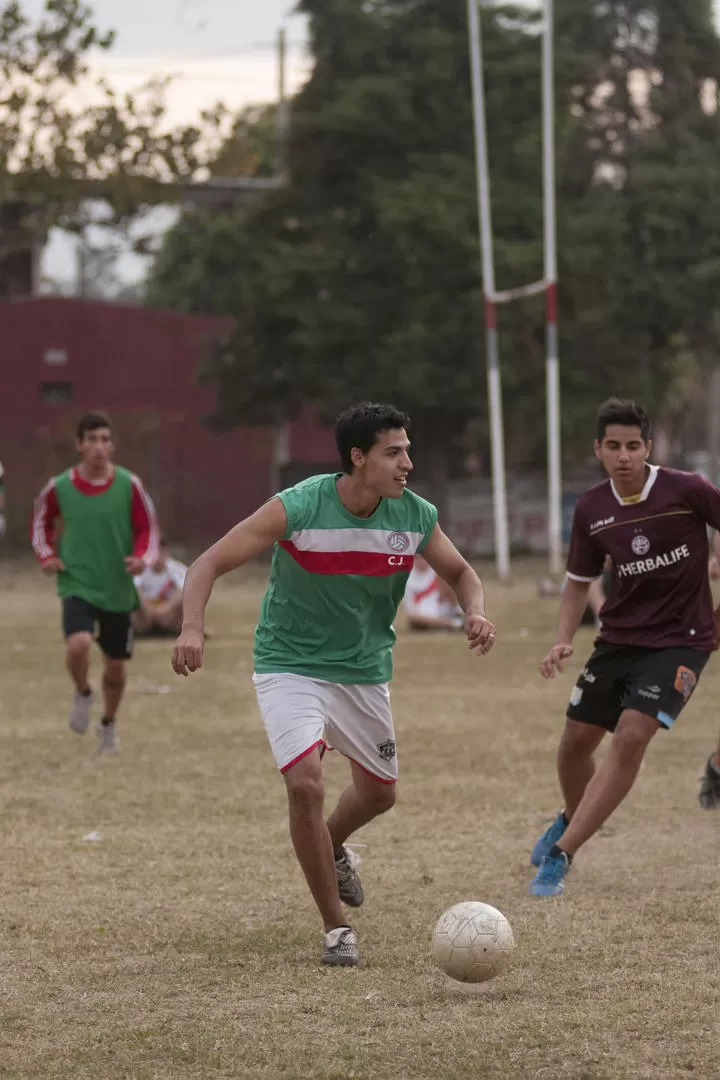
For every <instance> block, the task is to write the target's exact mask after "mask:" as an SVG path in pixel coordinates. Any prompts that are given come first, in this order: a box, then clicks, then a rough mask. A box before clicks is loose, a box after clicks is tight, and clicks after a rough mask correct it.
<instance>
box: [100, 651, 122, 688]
mask: <svg viewBox="0 0 720 1080" xmlns="http://www.w3.org/2000/svg"><path fill="white" fill-rule="evenodd" d="M105 682H106V683H107V685H108V686H115V687H118V686H124V684H125V661H124V660H113V659H111V658H110V657H106V659H105Z"/></svg>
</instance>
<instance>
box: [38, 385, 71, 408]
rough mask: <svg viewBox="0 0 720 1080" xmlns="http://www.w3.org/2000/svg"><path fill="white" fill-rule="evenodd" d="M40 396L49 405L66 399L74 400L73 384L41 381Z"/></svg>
mask: <svg viewBox="0 0 720 1080" xmlns="http://www.w3.org/2000/svg"><path fill="white" fill-rule="evenodd" d="M40 397H41V399H42V400H43V401H45V402H47V403H48V404H49V405H55V404H58V403H59V402H64V401H72V399H73V384H72V383H71V382H44V383H40Z"/></svg>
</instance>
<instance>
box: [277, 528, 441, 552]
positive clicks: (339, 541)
mask: <svg viewBox="0 0 720 1080" xmlns="http://www.w3.org/2000/svg"><path fill="white" fill-rule="evenodd" d="M424 536H425V534H424V533H421V532H406V531H404V530H402V529H397V530H395V531H393V530H391V529H298V530H297V531H296V532H294V533H291V535H290V540H291V541H292V543H293V544H294V545H295V547H296V548H297V549H298V551H323V552H331V551H366V552H371V553H376V554H381V555H387V553H388V552H390V554H393V553H394V554H396V555H414V554H415V552H416V551H417V549H418V548H419V547H420V544H421V543H422V542H423V539H424Z"/></svg>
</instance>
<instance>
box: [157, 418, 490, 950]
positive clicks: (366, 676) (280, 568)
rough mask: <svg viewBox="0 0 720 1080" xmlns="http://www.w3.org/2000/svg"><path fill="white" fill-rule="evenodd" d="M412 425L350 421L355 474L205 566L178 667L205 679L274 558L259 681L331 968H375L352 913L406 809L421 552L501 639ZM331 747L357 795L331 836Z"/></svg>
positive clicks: (195, 569) (238, 530) (324, 487)
mask: <svg viewBox="0 0 720 1080" xmlns="http://www.w3.org/2000/svg"><path fill="white" fill-rule="evenodd" d="M409 424H410V421H409V419H408V417H407V416H405V415H404V413H401V412H399V411H398V410H397V409H395V408H393V407H392V406H391V405H359V406H357V407H355V408H352V409H349V410H347V412H345V413H343V414H342V415H341V416H340V417H339V419H338V421H337V425H336V428H335V437H336V443H337V448H338V452H339V454H340V459H341V463H342V469H343V471H342V472H339V473H335V474H330V475H326V476H314V477H311V478H310V479H309V480H305V481H303V482H302V483H300V484H297V485H296V486H295V487H293V488H289V489H288V490H287V491H283V492H280V494H279V495H277V496H275V498H273V499H271V500H270V501H269V502H268V503H266V504H265V506H263V507H261V509H260V510H258V511H256V512H255V513H254V514H253V515H252V516H251V517H249V518H247V519H246V520H245V521H242V522H240V524H239V525H236V526H235V528H234V529H233V530H231V532H229V533H228V534H227V536H225V537H223V539H222V540H220V541H219V542H218V543H217V544H215V545H214V546H213V547H211V548H210V549H209V550H208V551H206V552H205V553H204V554H203V555H201V556H200V558H199V559H197V560H196V562H195V563H193V565H192V566H191V567H190V570H189V571H188V575H187V578H186V580H185V593H184V602H183V629H182V632H181V634H180V637H179V638H178V641H177V644H176V646H175V650H174V652H173V661H172V662H173V668H174V669H175V671H176V672H177V673H178V674H179V675H187V674H188V672H191V671H196V670H197V668H199V667H200V666H201V665H202V659H203V650H204V638H203V627H204V615H205V608H206V606H207V602H208V600H209V598H210V594H211V591H212V587H213V585H214V583H215V580H216V579H217V578H218V577H219V576H220V575H222V574H225V573H227V572H228V571H230V570H233V569H235V568H236V567H238V566H241V565H242V564H243V563H246V562H248V561H249V560H250V559H252V558H254V557H256V556H257V555H260V554H261V553H262V552H263V551H265V550H266V549H267V548H269V547H271V546H274V551H273V560H272V568H271V571H270V581H269V583H268V588H267V591H266V593H265V597H264V599H263V603H262V608H261V612H260V619H259V621H258V626H257V629H256V633H255V653H254V660H255V675H254V677H253V681H254V683H255V689H256V692H257V697H258V702H259V705H260V712H261V714H262V718H263V722H264V724H265V728H266V731H267V734H268V738H269V740H270V746H271V749H272V752H273V756H274V757H275V761H276V763H277V765H278V767H279V769H280V771H281V773H282V775H283V777H284V779H285V784H286V787H287V793H288V804H289V815H290V835H291V837H292V842H293V845H294V848H295V853H296V855H297V858H298V861H299V863H300V865H301V867H302V869H303V872H304V874H305V877H306V878H307V882H308V885H309V886H310V891H311V893H312V895H313V897H314V899H315V903H316V904H317V906H318V909H319V911H320V915H321V917H322V920H323V924H324V931H325V934H324V942H323V954H322V959H323V962H324V963H326V964H335V965H352V964H357V963H358V960H359V954H358V945H357V939H356V937H355V934H354V932H353V930H352V929H351V928H350V926H349V925H348V924H347V922H346V919H345V915H344V912H343V908H342V903H341V902H344V903H346V904H348V905H349V906H350V907H359V906H360V905H361V904H362V902H363V899H364V893H363V889H362V885H361V883H360V880H359V878H358V875H357V873H356V871H355V869H354V868H353V866H352V864H351V861H350V859H349V857H348V852H347V850H346V849H345V847H344V844H345V841H346V840H347V839H348V837H349V836H350V835H351V833H353V832H355V830H356V829H359V828H361V827H362V826H363V825H366V824H367V823H368V822H369V821H371V820H372V819H373V818H374V817H376V816H377V815H378V814H382V813H384V812H385V811H386V810H389V809H390V807H391V806H392V805H393V804H394V802H395V781H396V779H397V757H396V750H395V732H394V729H393V722H392V714H391V711H390V692H389V687H388V684H389V681H390V679H391V678H392V647H393V643H394V641H395V633H394V631H393V627H392V624H393V620H394V619H395V615H396V613H397V609H398V605H399V603H400V601H401V599H402V596H403V592H404V591H405V585H406V583H407V579H408V576H409V574H410V571H411V569H412V566H413V561H414V557H415V554H416V553H417V552H422V553H423V555H424V557H425V559H426V560H427V562H428V563H429V564H430V565H431V566H432V567H433V569H434V570H435V571H436V572H437V573H438V574H439V576H440V577H441V578H442V579H443V580H444V581H445V582H447V584H448V585H449V586H450V587H451V588H452V589H453V590H454V592H455V594H456V595H457V598H458V601H459V603H460V605H461V607H462V609H463V611H464V612H465V629H466V634H467V640H468V644H469V647H470V648H471V649H476V650H477V651H478V652H479V653H481V654H485V653H487V652H489V650H490V649H491V648H492V645H493V644H494V640H495V630H494V627H493V625H492V623H491V622H490V621H489V620H488V619H487V618H486V617H485V598H484V593H483V587H482V584H481V583H480V580H479V579H478V577H477V575H476V574H475V571H474V570H473V569H472V568H471V567H470V566H469V565H468V563H467V562H466V561H465V559H463V558H462V556H461V555H460V554H459V552H458V551H457V550H456V549H455V547H454V546H453V545H452V544H451V542H450V540H448V538H447V537H446V536H445V534H444V533H443V532H442V530H441V529H440V527H439V526H438V524H437V511H436V509H435V507H434V506H432V505H431V504H430V503H428V502H426V501H425V499H421V498H420V497H419V496H418V495H415V494H414V493H413V492H412V491H409V490H408V489H407V478H408V475H409V474H410V471H411V470H412V462H411V461H410V458H409V456H408V450H409V448H410V443H409V440H408V437H407V430H408V428H409ZM328 747H331V748H334V749H337V750H339V751H340V752H341V753H342V754H344V755H345V756H346V757H347V758H348V759H349V761H350V770H351V775H352V782H351V784H350V786H349V787H348V788H347V789H346V790H345V791H344V792H343V794H342V795H341V796H340V800H339V802H338V805H337V806H336V808H335V809H334V810H333V812H332V813H331V814H330V816H329V818H328V819H327V821H326V820H325V817H324V789H323V780H322V767H321V760H322V755H323V752H324V751H325V749H326V748H328Z"/></svg>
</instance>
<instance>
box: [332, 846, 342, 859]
mask: <svg viewBox="0 0 720 1080" xmlns="http://www.w3.org/2000/svg"><path fill="white" fill-rule="evenodd" d="M333 855H334V856H335V862H339V861H340V859H344V858H345V848H344V847H343V846H342V845H340V847H339V848H338V849H337V851H334V852H333Z"/></svg>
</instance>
